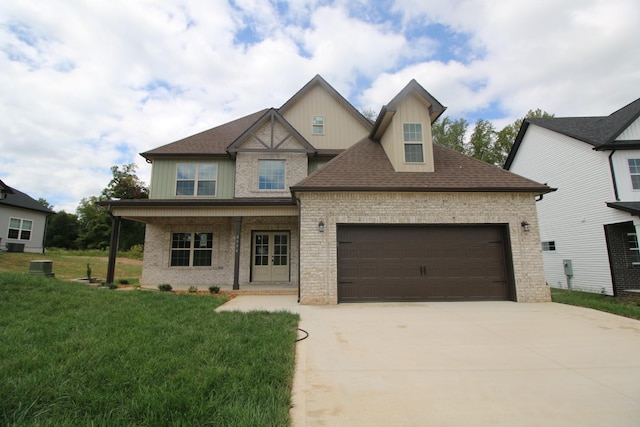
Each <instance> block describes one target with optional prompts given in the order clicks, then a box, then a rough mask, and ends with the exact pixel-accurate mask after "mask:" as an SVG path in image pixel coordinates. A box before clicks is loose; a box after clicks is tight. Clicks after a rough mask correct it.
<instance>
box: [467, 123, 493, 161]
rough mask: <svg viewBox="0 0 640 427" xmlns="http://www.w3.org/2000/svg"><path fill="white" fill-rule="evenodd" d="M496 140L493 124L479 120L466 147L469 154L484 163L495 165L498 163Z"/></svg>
mask: <svg viewBox="0 0 640 427" xmlns="http://www.w3.org/2000/svg"><path fill="white" fill-rule="evenodd" d="M495 139H496V130H495V128H494V127H493V124H492V123H491V122H490V121H488V120H483V119H478V121H476V124H475V127H474V128H473V132H472V133H471V137H470V138H469V143H468V144H467V147H466V151H467V154H468V155H469V156H471V157H475V158H476V159H478V160H482V161H483V162H487V163H491V164H494V165H495V164H496V162H497V161H498V154H497V153H496V150H495Z"/></svg>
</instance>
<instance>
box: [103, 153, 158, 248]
mask: <svg viewBox="0 0 640 427" xmlns="http://www.w3.org/2000/svg"><path fill="white" fill-rule="evenodd" d="M136 169H137V167H136V165H135V164H134V163H130V164H128V165H124V166H122V169H121V168H119V167H118V166H112V167H111V173H112V174H113V177H112V178H111V181H110V182H109V184H108V185H107V188H105V189H104V190H102V194H101V196H102V198H104V199H109V200H114V199H115V200H128V199H148V198H149V189H148V188H147V187H146V186H145V184H144V182H142V181H141V180H140V178H138V175H136ZM144 231H145V225H144V224H143V223H141V222H136V221H131V220H127V219H123V220H122V221H121V223H120V238H119V239H118V249H119V250H128V249H130V248H131V246H134V245H142V244H144Z"/></svg>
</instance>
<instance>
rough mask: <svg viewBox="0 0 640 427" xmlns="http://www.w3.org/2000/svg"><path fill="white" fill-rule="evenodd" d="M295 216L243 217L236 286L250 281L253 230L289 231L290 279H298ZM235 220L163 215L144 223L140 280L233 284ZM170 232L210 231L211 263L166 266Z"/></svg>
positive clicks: (203, 285) (146, 282)
mask: <svg viewBox="0 0 640 427" xmlns="http://www.w3.org/2000/svg"><path fill="white" fill-rule="evenodd" d="M297 228H298V218H297V217H244V218H243V221H242V232H241V239H240V277H239V283H240V288H242V285H246V284H249V283H251V243H252V241H251V240H252V232H253V231H289V232H290V233H291V244H290V247H289V253H290V258H289V267H290V280H289V282H286V283H293V284H295V283H298V246H297V242H298V231H297ZM235 230H236V220H235V218H230V217H220V218H215V217H213V218H207V217H203V218H167V219H157V220H154V221H153V222H148V223H147V229H146V234H145V252H144V263H143V268H142V278H141V283H142V284H143V285H147V286H157V285H158V284H161V283H168V284H170V285H171V286H172V287H174V288H176V289H181V288H186V287H189V286H192V285H193V286H198V287H199V288H201V289H206V288H207V287H209V286H211V285H218V286H220V285H222V286H229V285H232V284H233V276H234V264H235ZM174 232H213V265H212V266H211V267H170V265H169V264H170V261H171V234H172V233H174Z"/></svg>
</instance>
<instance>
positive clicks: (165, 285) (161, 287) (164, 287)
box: [158, 283, 173, 292]
mask: <svg viewBox="0 0 640 427" xmlns="http://www.w3.org/2000/svg"><path fill="white" fill-rule="evenodd" d="M158 289H159V290H160V292H171V290H172V289H173V288H172V287H171V285H170V284H168V283H162V284H160V285H158Z"/></svg>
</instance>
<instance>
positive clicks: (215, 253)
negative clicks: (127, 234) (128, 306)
mask: <svg viewBox="0 0 640 427" xmlns="http://www.w3.org/2000/svg"><path fill="white" fill-rule="evenodd" d="M104 204H105V205H106V206H107V208H108V209H109V212H110V214H111V215H112V217H113V227H112V242H111V251H110V257H109V269H108V273H107V282H112V281H113V270H114V268H115V260H116V256H117V252H116V251H115V248H117V239H118V236H119V228H120V227H119V224H120V221H121V220H122V219H123V218H124V219H130V220H134V221H139V222H143V223H145V225H146V231H145V245H144V260H143V270H142V277H141V280H140V282H141V285H142V287H144V288H149V289H157V286H158V285H160V284H165V283H166V284H170V285H171V287H172V288H173V289H174V290H179V291H180V290H188V289H189V287H191V286H195V287H197V288H198V290H199V291H206V290H208V288H209V286H217V287H219V288H220V289H221V290H223V291H240V292H245V291H246V292H252V293H257V292H262V291H271V292H285V293H291V292H295V293H298V284H299V280H298V277H299V233H298V207H297V206H296V204H295V202H294V201H293V200H292V199H290V198H288V199H275V198H270V199H260V200H254V199H251V200H239V199H232V200H197V201H196V200H194V201H185V200H179V201H177V200H121V201H111V202H109V203H108V204H107V203H104Z"/></svg>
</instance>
